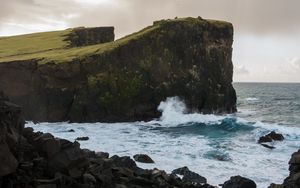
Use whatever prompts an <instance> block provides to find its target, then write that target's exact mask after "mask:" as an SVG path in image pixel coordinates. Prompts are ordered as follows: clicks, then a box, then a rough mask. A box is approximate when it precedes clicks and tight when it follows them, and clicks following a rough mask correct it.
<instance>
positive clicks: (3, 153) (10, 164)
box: [0, 143, 18, 176]
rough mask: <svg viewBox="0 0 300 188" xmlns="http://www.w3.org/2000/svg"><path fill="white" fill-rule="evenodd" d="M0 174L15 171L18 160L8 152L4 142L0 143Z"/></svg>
mask: <svg viewBox="0 0 300 188" xmlns="http://www.w3.org/2000/svg"><path fill="white" fill-rule="evenodd" d="M0 161H1V165H0V176H5V175H8V174H11V173H13V172H15V171H16V169H17V167H18V161H17V159H16V158H15V156H14V155H13V154H12V153H11V152H10V149H9V147H8V145H7V144H6V143H2V144H0Z"/></svg>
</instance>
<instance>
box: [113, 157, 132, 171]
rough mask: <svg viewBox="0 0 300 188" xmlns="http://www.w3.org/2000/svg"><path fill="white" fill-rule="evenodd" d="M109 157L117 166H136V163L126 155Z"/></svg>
mask: <svg viewBox="0 0 300 188" xmlns="http://www.w3.org/2000/svg"><path fill="white" fill-rule="evenodd" d="M110 159H111V160H112V161H113V162H114V164H115V165H116V166H117V167H126V168H129V169H135V168H136V167H137V165H136V163H135V162H134V161H133V160H132V159H131V158H130V157H128V156H124V157H119V156H117V155H114V156H112V157H111V158H110Z"/></svg>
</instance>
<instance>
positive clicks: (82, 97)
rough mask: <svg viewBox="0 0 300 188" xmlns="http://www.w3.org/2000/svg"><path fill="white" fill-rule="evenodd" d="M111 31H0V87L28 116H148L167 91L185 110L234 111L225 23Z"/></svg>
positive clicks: (177, 22) (187, 21) (165, 23)
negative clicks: (120, 33)
mask: <svg viewBox="0 0 300 188" xmlns="http://www.w3.org/2000/svg"><path fill="white" fill-rule="evenodd" d="M113 30H114V29H113V28H112V27H103V28H96V29H95V28H76V29H67V30H64V31H55V32H46V33H36V34H30V35H21V36H15V37H2V38H0V46H1V49H0V90H3V91H4V92H5V94H6V95H8V96H9V98H10V99H11V100H12V101H13V102H15V103H17V104H19V105H20V106H21V107H22V108H23V111H24V115H25V119H26V120H32V121H47V122H57V121H72V122H97V121H101V122H116V121H119V122H120V121H138V120H149V119H152V118H156V117H159V116H160V112H158V111H157V106H158V105H159V103H160V102H161V101H163V100H165V99H166V98H167V97H171V96H178V97H180V98H181V99H182V100H184V101H185V103H186V105H187V107H188V108H189V110H190V111H197V112H203V113H231V112H235V111H236V93H235V90H234V88H233V87H232V74H233V65H232V60H231V56H232V42H233V26H232V24H231V23H228V22H223V21H214V20H204V19H202V18H200V17H199V18H178V19H174V20H161V21H156V22H154V24H153V25H152V26H149V27H147V28H145V29H143V30H141V31H139V32H137V33H133V34H131V35H128V36H126V37H124V38H121V39H119V40H116V41H113V40H114V33H113ZM26 41H27V42H26ZM30 41H31V43H32V45H30V47H28V42H30Z"/></svg>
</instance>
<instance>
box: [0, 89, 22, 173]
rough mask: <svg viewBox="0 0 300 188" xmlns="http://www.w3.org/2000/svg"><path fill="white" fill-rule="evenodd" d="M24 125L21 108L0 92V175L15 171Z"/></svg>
mask: <svg viewBox="0 0 300 188" xmlns="http://www.w3.org/2000/svg"><path fill="white" fill-rule="evenodd" d="M23 126H24V121H23V119H22V118H21V108H20V107H18V106H17V105H15V104H12V103H11V102H9V101H8V99H7V98H6V97H4V95H3V94H2V92H0V161H1V165H0V176H5V175H8V174H11V173H13V172H15V170H16V169H17V166H18V164H19V163H18V160H17V159H18V149H19V146H18V142H19V140H20V137H21V135H20V132H21V131H22V129H23Z"/></svg>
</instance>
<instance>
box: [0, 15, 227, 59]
mask: <svg viewBox="0 0 300 188" xmlns="http://www.w3.org/2000/svg"><path fill="white" fill-rule="evenodd" d="M175 22H183V23H184V24H189V25H193V24H203V23H206V22H209V23H210V24H214V25H216V26H217V27H220V26H222V27H223V26H226V25H228V23H227V22H222V21H214V20H207V21H204V20H202V19H197V18H179V19H172V20H161V21H157V22H155V23H154V25H153V26H149V27H147V28H145V29H143V30H141V31H139V32H136V33H133V34H131V35H128V36H125V37H123V38H121V39H119V40H116V41H114V42H109V43H104V44H96V45H90V46H85V47H74V48H67V46H68V45H69V43H68V42H67V41H65V40H64V39H65V35H67V34H69V33H70V32H72V29H67V30H63V31H52V32H44V33H34V34H28V35H19V36H12V37H0V63H1V62H2V63H3V62H11V61H17V60H30V59H39V63H40V64H44V63H48V62H55V63H63V62H70V61H72V59H74V58H80V57H84V56H87V55H90V54H101V53H104V52H107V51H111V50H113V49H115V48H117V47H119V46H123V45H126V44H127V43H128V42H130V41H132V40H136V39H138V38H140V37H142V36H144V35H146V34H147V33H150V32H152V31H154V30H156V29H158V28H160V27H161V26H162V25H164V24H169V23H175Z"/></svg>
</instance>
